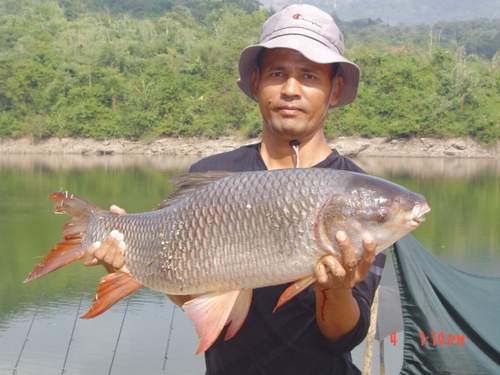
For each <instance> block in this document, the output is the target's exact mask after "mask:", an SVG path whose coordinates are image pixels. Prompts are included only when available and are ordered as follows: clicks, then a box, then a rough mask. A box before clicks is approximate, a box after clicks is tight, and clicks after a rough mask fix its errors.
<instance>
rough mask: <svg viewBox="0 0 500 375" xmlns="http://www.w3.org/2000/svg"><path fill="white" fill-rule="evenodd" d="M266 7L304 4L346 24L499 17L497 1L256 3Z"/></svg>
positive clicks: (309, 0) (276, 0)
mask: <svg viewBox="0 0 500 375" xmlns="http://www.w3.org/2000/svg"><path fill="white" fill-rule="evenodd" d="M260 2H261V4H262V5H263V6H264V7H266V8H272V9H274V10H279V9H281V8H282V7H283V6H285V5H288V4H293V3H295V4H296V3H307V4H311V5H316V6H318V7H319V8H321V9H323V10H325V11H327V12H329V13H335V14H336V15H337V16H338V17H339V18H340V19H342V20H345V21H349V20H353V19H361V18H372V19H377V18H380V19H382V20H383V21H385V22H388V23H391V24H396V23H406V24H418V23H434V22H438V21H456V20H469V19H474V18H480V17H486V18H500V0H475V1H470V0H306V1H300V0H299V1H297V0H260Z"/></svg>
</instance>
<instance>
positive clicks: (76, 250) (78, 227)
mask: <svg viewBox="0 0 500 375" xmlns="http://www.w3.org/2000/svg"><path fill="white" fill-rule="evenodd" d="M49 199H51V200H53V201H55V202H56V206H55V209H54V213H56V214H63V213H67V214H69V215H71V216H72V218H71V220H70V221H69V222H67V223H66V224H65V225H64V227H63V240H62V241H60V242H59V243H57V244H56V245H55V246H54V247H53V248H52V249H51V250H50V251H49V253H48V254H47V255H46V256H45V257H44V258H43V260H42V262H41V263H39V264H37V265H36V266H35V268H34V269H33V271H31V273H30V274H29V275H28V277H26V279H25V280H24V282H25V283H27V282H30V281H32V280H34V279H37V278H39V277H41V276H43V275H46V274H47V273H49V272H52V271H55V270H57V269H58V268H61V267H63V266H65V265H66V264H70V263H72V262H74V261H76V260H79V259H81V258H83V256H84V255H85V250H86V249H84V248H82V239H83V236H84V234H85V231H86V230H87V225H88V221H89V216H90V215H91V213H99V212H106V211H105V210H103V209H101V208H98V207H96V206H94V205H92V204H91V203H89V202H87V201H85V200H83V199H81V198H79V197H77V196H75V195H73V194H71V193H68V192H55V193H52V194H50V195H49Z"/></svg>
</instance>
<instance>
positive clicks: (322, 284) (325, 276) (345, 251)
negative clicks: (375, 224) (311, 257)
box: [314, 231, 376, 289]
mask: <svg viewBox="0 0 500 375" xmlns="http://www.w3.org/2000/svg"><path fill="white" fill-rule="evenodd" d="M335 237H336V240H337V244H338V247H339V249H340V253H341V258H340V259H337V258H335V257H334V256H332V255H326V256H324V257H323V258H321V260H320V261H319V262H318V264H317V265H316V268H315V270H314V273H315V276H316V279H317V286H318V287H319V288H320V289H351V288H352V287H353V286H354V284H356V283H358V282H360V281H362V280H364V279H365V277H366V276H367V275H368V272H369V271H370V267H371V265H372V264H373V261H374V260H375V248H376V245H375V243H374V242H373V239H372V237H371V236H370V235H369V234H368V233H367V234H365V235H364V236H363V255H362V256H361V259H360V260H359V261H357V260H356V254H355V249H354V248H353V247H352V245H351V242H350V241H349V238H347V236H346V234H345V233H344V232H342V231H339V232H337V234H336V236H335Z"/></svg>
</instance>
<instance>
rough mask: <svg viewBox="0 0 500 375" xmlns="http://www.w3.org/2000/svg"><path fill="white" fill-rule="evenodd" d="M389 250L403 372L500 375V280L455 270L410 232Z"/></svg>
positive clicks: (413, 373) (413, 374)
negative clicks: (398, 311)
mask: <svg viewBox="0 0 500 375" xmlns="http://www.w3.org/2000/svg"><path fill="white" fill-rule="evenodd" d="M392 254H393V257H394V258H393V260H394V268H395V270H396V276H397V279H398V283H399V291H400V296H401V307H402V311H403V324H404V349H403V367H402V369H401V374H409V375H410V374H411V375H415V374H432V375H435V374H453V375H458V374H464V375H472V374H473V375H479V374H494V375H498V374H500V278H494V277H484V276H478V275H472V274H469V273H466V272H463V271H460V270H457V269H456V268H453V267H452V266H450V265H448V264H446V263H443V262H442V261H440V260H439V259H437V258H436V257H435V256H433V255H432V254H431V253H429V252H428V251H427V250H426V249H425V248H424V247H423V246H422V245H421V244H420V243H419V242H418V241H417V240H416V239H415V238H413V237H412V236H406V237H405V238H403V239H402V240H400V241H398V242H397V244H396V246H395V250H394V252H392Z"/></svg>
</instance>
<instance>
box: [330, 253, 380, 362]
mask: <svg viewBox="0 0 500 375" xmlns="http://www.w3.org/2000/svg"><path fill="white" fill-rule="evenodd" d="M384 264H385V254H384V253H379V254H378V255H377V256H376V257H375V262H374V263H373V265H372V266H371V268H370V272H369V273H368V276H367V277H366V279H365V280H363V281H361V282H360V283H357V284H356V285H355V286H354V288H353V289H352V295H353V297H354V299H355V300H356V301H357V303H358V306H359V320H358V322H357V324H356V325H355V326H354V328H353V329H352V330H351V331H350V332H348V333H347V334H345V335H344V336H342V337H341V338H340V339H338V340H336V341H331V340H328V342H327V346H328V347H329V349H330V350H331V351H332V353H333V354H342V353H346V352H350V351H351V350H352V349H354V348H355V347H356V346H358V345H359V344H360V343H361V342H362V341H363V340H364V339H365V337H366V334H367V333H368V328H369V326H370V313H371V305H372V302H373V298H374V296H375V291H376V290H377V287H378V285H379V283H380V279H381V277H382V270H383V268H384Z"/></svg>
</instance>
